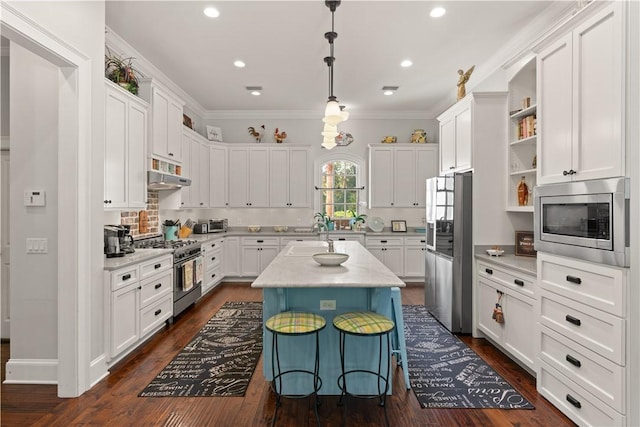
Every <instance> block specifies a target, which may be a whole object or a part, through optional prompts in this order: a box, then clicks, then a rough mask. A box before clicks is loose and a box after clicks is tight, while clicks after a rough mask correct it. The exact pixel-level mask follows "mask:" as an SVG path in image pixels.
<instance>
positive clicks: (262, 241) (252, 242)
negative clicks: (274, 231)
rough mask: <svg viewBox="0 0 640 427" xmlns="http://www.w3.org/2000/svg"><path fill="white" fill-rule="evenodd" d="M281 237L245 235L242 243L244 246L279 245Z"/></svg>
mask: <svg viewBox="0 0 640 427" xmlns="http://www.w3.org/2000/svg"><path fill="white" fill-rule="evenodd" d="M279 240H280V238H279V237H275V236H265V237H243V238H242V245H244V246H256V245H258V246H262V245H265V246H266V245H269V246H279V245H280V242H279Z"/></svg>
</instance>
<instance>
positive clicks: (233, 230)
mask: <svg viewBox="0 0 640 427" xmlns="http://www.w3.org/2000/svg"><path fill="white" fill-rule="evenodd" d="M296 229H298V230H311V227H302V226H289V229H288V230H287V231H274V230H273V226H271V225H267V226H262V228H261V229H260V231H249V230H247V227H229V230H228V231H227V232H226V233H215V234H192V235H191V236H189V238H190V239H191V238H195V239H200V238H201V237H198V236H209V238H208V239H215V238H218V237H220V236H256V235H261V236H286V237H296V236H317V235H324V234H325V233H326V232H325V231H321V232H318V231H317V230H314V231H295V230H296ZM335 234H355V235H359V236H365V237H366V236H390V235H393V236H398V237H403V236H411V237H419V236H424V233H417V232H415V229H414V227H411V228H410V229H409V230H408V231H407V232H402V233H398V232H393V231H391V228H390V227H385V229H384V230H383V231H381V232H375V231H371V230H369V229H367V230H360V231H353V230H333V231H329V235H335ZM208 239H206V240H208Z"/></svg>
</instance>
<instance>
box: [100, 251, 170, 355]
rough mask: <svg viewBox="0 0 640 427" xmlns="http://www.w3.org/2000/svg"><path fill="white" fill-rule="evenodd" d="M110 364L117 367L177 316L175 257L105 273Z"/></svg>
mask: <svg viewBox="0 0 640 427" xmlns="http://www.w3.org/2000/svg"><path fill="white" fill-rule="evenodd" d="M105 294H106V295H105V305H106V309H105V313H106V316H107V321H105V326H106V328H107V331H106V333H105V337H107V340H108V342H107V349H108V351H107V361H108V362H109V363H115V362H116V361H117V360H119V359H121V358H122V357H124V356H125V355H126V354H127V353H128V352H130V351H131V350H133V349H134V348H135V347H136V346H137V345H138V344H140V343H141V342H142V341H143V340H144V339H146V338H147V337H148V336H149V335H150V334H151V333H152V332H154V331H156V330H157V329H159V327H160V326H161V325H162V324H163V323H164V322H165V321H167V320H169V319H171V318H172V316H173V256H172V255H171V254H168V255H167V254H165V255H162V256H159V257H156V258H152V259H150V260H147V261H144V262H142V263H139V264H135V265H132V266H128V267H123V268H120V269H118V270H112V271H105Z"/></svg>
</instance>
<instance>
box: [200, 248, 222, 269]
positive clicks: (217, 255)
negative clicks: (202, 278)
mask: <svg viewBox="0 0 640 427" xmlns="http://www.w3.org/2000/svg"><path fill="white" fill-rule="evenodd" d="M221 262H222V251H221V250H215V251H213V252H208V253H206V254H204V270H205V271H209V270H211V269H212V268H213V267H214V266H216V265H219V264H220V263H221Z"/></svg>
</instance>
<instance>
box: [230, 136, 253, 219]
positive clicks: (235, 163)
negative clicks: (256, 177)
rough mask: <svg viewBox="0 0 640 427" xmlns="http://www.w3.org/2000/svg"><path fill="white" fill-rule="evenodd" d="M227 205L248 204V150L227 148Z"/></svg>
mask: <svg viewBox="0 0 640 427" xmlns="http://www.w3.org/2000/svg"><path fill="white" fill-rule="evenodd" d="M229 206H231V207H232V208H238V207H248V206H249V150H247V149H246V148H230V149H229Z"/></svg>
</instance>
